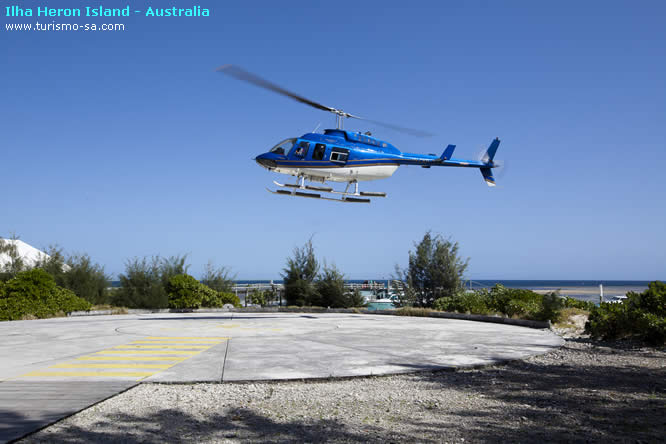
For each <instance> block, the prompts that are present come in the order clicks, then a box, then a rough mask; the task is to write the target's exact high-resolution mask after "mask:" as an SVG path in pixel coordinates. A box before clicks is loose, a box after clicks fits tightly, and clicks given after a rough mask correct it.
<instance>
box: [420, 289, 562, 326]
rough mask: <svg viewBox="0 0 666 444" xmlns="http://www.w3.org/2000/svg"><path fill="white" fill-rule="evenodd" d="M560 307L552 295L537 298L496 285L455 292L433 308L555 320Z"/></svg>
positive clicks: (557, 297) (527, 292) (528, 291)
mask: <svg viewBox="0 0 666 444" xmlns="http://www.w3.org/2000/svg"><path fill="white" fill-rule="evenodd" d="M562 307H563V302H562V299H561V298H560V297H559V296H558V295H557V294H556V293H551V294H547V295H540V294H538V293H535V292H533V291H531V290H524V289H521V288H506V287H504V286H502V285H500V284H497V285H495V286H494V287H492V288H491V289H489V290H488V289H481V290H476V291H473V292H464V293H462V292H461V293H458V294H456V295H453V296H447V297H443V298H439V299H437V300H435V302H434V304H433V308H434V309H435V310H440V311H455V312H458V313H471V314H482V315H485V314H490V313H501V314H503V315H504V316H508V317H519V318H523V319H534V320H538V321H548V320H550V321H556V320H557V318H558V317H559V314H560V311H561V309H562Z"/></svg>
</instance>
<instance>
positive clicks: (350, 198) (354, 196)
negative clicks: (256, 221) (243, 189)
mask: <svg viewBox="0 0 666 444" xmlns="http://www.w3.org/2000/svg"><path fill="white" fill-rule="evenodd" d="M300 182H301V183H300V184H293V183H286V184H283V183H280V182H276V181H273V183H274V184H275V185H277V186H279V187H280V188H291V190H285V189H280V190H275V191H274V190H271V189H270V188H266V189H267V190H268V191H269V192H271V193H273V194H281V195H283V196H297V197H308V198H311V199H323V200H332V201H335V202H349V203H370V202H371V201H370V199H368V197H386V193H377V192H370V191H365V192H363V191H361V192H359V191H358V183H357V182H354V185H355V187H354V192H353V193H352V192H348V190H349V186H350V185H351V182H350V183H348V184H347V188H345V191H335V190H334V189H333V188H331V187H327V186H315V185H305V183H304V181H303V180H301V181H300ZM309 191H318V193H312V192H309ZM321 193H330V194H340V195H342V196H341V197H329V196H326V195H322V194H321Z"/></svg>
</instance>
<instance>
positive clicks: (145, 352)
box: [95, 350, 201, 356]
mask: <svg viewBox="0 0 666 444" xmlns="http://www.w3.org/2000/svg"><path fill="white" fill-rule="evenodd" d="M199 353H201V351H194V350H193V351H172V350H164V351H162V350H103V351H100V352H97V353H95V354H97V355H190V356H194V355H196V354H199Z"/></svg>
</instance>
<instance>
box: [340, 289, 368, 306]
mask: <svg viewBox="0 0 666 444" xmlns="http://www.w3.org/2000/svg"><path fill="white" fill-rule="evenodd" d="M345 297H346V300H347V307H365V306H367V305H368V303H367V302H365V298H364V297H363V295H361V290H359V289H358V288H355V289H354V290H353V291H348V292H347V293H346V294H345Z"/></svg>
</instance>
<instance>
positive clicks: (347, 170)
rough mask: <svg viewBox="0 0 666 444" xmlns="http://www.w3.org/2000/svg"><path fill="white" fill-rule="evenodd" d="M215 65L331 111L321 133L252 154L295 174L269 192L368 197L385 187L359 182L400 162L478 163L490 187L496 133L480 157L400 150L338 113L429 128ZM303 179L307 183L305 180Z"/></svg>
mask: <svg viewBox="0 0 666 444" xmlns="http://www.w3.org/2000/svg"><path fill="white" fill-rule="evenodd" d="M216 71H217V72H220V73H224V74H227V75H230V76H232V77H234V78H236V79H238V80H243V81H246V82H249V83H251V84H253V85H255V86H259V87H261V88H264V89H268V90H270V91H273V92H276V93H278V94H281V95H283V96H286V97H289V98H291V99H294V100H296V101H298V102H300V103H303V104H306V105H309V106H311V107H313V108H316V109H319V110H322V111H328V112H330V113H333V114H335V117H336V128H335V129H325V130H324V132H323V134H320V133H317V132H314V131H313V132H311V133H306V134H303V135H302V136H300V137H291V138H288V139H285V140H283V141H281V142H280V143H278V144H277V145H275V146H274V147H273V148H271V149H270V150H269V151H268V152H266V153H263V154H259V155H258V156H257V157H256V158H255V159H254V160H255V161H256V162H257V163H258V164H259V165H260V166H262V167H263V168H266V169H267V170H269V171H273V172H276V173H282V174H287V175H290V176H295V177H296V178H297V181H296V183H280V182H277V181H273V183H274V184H275V185H276V186H277V187H278V189H276V190H272V189H270V188H266V189H267V190H268V191H269V192H271V193H273V194H279V195H285V196H296V197H306V198H312V199H324V200H333V201H338V202H349V203H370V201H371V199H370V198H371V197H386V193H383V192H373V191H359V187H358V184H359V182H365V181H371V180H378V179H386V178H388V177H391V176H392V175H393V173H395V171H396V170H397V169H398V167H399V166H401V165H416V166H420V167H422V168H430V167H433V166H437V167H462V168H478V169H479V171H480V172H481V175H482V176H483V179H484V180H485V182H486V184H488V186H490V187H494V186H495V177H494V176H493V168H497V167H498V166H500V165H499V164H498V163H497V162H495V161H494V157H495V153H496V152H497V148H498V147H499V144H500V140H499V138H495V139H494V140H493V141H492V142H491V143H490V146H489V147H488V149H487V150H486V151H485V153H484V154H483V155H482V156H481V159H480V160H464V159H454V158H453V151H454V150H455V148H456V146H455V145H448V146H447V147H446V148H445V149H444V152H443V153H442V154H441V155H440V156H437V155H436V154H415V153H403V152H401V151H400V150H399V149H398V148H396V147H395V146H393V145H391V144H390V143H389V142H386V141H383V140H380V139H377V138H375V137H372V134H371V133H370V132H365V133H361V132H353V131H347V130H345V129H343V123H344V119H357V120H364V121H367V122H370V123H374V124H376V125H379V126H384V127H387V128H390V129H392V130H395V131H400V132H403V133H407V134H410V135H413V136H417V137H426V136H432V134H430V133H427V132H425V131H421V130H415V129H412V128H406V127H402V126H398V125H393V124H389V123H384V122H379V121H376V120H370V119H366V118H363V117H359V116H356V115H353V114H350V113H347V112H345V111H343V110H340V109H336V108H332V107H329V106H325V105H322V104H320V103H317V102H315V101H313V100H310V99H307V98H305V97H302V96H300V95H298V94H295V93H293V92H291V91H288V90H286V89H284V88H282V87H280V86H278V85H276V84H274V83H271V82H269V81H268V80H265V79H263V78H261V77H259V76H257V75H255V74H252V73H250V72H248V71H245V70H244V69H242V68H240V67H238V66H236V65H223V66H220V67H219V68H217V69H216ZM315 131H316V130H315ZM306 181H308V182H310V183H309V184H306ZM327 182H343V183H346V184H347V186H346V188H345V189H344V191H340V190H335V189H333V187H331V186H328V184H327ZM313 183H316V184H317V185H315V184H313ZM318 184H321V185H318Z"/></svg>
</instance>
